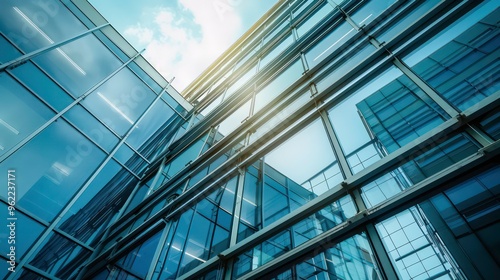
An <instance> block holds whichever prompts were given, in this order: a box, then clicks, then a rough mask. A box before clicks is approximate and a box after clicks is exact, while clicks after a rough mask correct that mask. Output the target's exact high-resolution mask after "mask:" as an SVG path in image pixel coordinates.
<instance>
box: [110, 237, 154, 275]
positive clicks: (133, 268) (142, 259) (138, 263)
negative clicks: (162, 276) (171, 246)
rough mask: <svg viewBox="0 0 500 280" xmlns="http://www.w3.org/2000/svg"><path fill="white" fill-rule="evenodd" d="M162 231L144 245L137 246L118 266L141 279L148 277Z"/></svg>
mask: <svg viewBox="0 0 500 280" xmlns="http://www.w3.org/2000/svg"><path fill="white" fill-rule="evenodd" d="M160 236H161V231H160V232H158V233H156V234H155V235H153V236H152V237H150V238H149V239H147V240H146V241H144V243H142V244H140V245H139V246H137V247H136V248H135V249H133V250H132V251H131V252H130V253H128V254H127V255H126V256H125V257H124V258H122V259H120V260H119V261H118V262H117V265H119V266H120V267H122V268H123V269H126V270H128V271H130V272H133V273H134V274H135V275H137V276H140V277H146V275H147V273H148V270H149V266H150V265H151V261H152V260H153V256H154V254H155V252H156V247H157V246H158V242H159V240H160Z"/></svg>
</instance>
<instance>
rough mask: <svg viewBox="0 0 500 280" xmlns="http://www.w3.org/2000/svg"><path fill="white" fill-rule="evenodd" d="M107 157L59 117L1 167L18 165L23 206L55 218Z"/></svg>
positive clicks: (49, 219)
mask: <svg viewBox="0 0 500 280" xmlns="http://www.w3.org/2000/svg"><path fill="white" fill-rule="evenodd" d="M103 159H104V154H103V152H102V151H100V150H99V149H98V148H97V147H96V146H95V145H94V144H92V143H91V142H90V141H88V140H87V139H86V138H84V137H83V136H82V135H81V134H79V133H78V132H76V131H75V130H74V129H73V128H71V127H70V126H69V125H68V124H67V123H66V122H65V121H64V120H61V119H59V120H58V121H57V122H54V123H53V124H51V125H50V126H48V127H47V128H46V129H45V130H43V131H42V132H41V133H40V134H39V135H38V136H37V137H35V138H34V139H33V140H31V141H30V142H28V143H27V144H26V145H24V146H23V148H21V149H20V150H19V151H17V152H16V153H14V154H13V155H12V156H10V157H9V158H7V159H6V160H5V161H4V162H2V164H1V165H0V171H1V172H2V173H4V174H7V168H16V170H17V172H18V174H20V175H19V178H17V180H18V188H17V200H18V204H19V206H22V207H24V208H25V209H26V210H28V211H30V212H32V213H36V215H37V216H38V217H40V218H42V219H44V220H46V221H51V220H52V219H53V218H54V217H55V216H56V215H57V213H58V212H59V211H60V210H61V209H62V208H63V207H64V205H66V203H67V202H68V201H69V200H70V199H71V197H72V196H73V195H74V194H75V193H76V192H77V190H78V189H79V188H80V187H81V185H82V184H83V183H84V182H85V181H86V180H87V178H88V177H89V176H90V175H91V174H92V172H93V171H94V170H95V169H96V168H97V166H98V165H99V164H100V163H101V162H102V160H103ZM26 162H30V164H26ZM62 190H64V191H62ZM2 195H4V194H3V193H2Z"/></svg>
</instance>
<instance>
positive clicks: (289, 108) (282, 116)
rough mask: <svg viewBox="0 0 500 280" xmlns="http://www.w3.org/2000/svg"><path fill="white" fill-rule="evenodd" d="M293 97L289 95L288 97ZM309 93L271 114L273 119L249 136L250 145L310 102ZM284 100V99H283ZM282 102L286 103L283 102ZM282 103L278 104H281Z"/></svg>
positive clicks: (301, 95)
mask: <svg viewBox="0 0 500 280" xmlns="http://www.w3.org/2000/svg"><path fill="white" fill-rule="evenodd" d="M291 95H294V94H290V95H289V96H291ZM310 96H311V94H310V92H309V91H306V92H304V93H302V94H300V96H298V97H297V98H296V99H295V100H294V101H292V102H291V103H290V104H289V105H286V106H285V108H283V109H281V110H280V111H279V112H277V113H275V114H273V117H272V118H271V119H270V120H268V121H267V122H265V123H264V124H263V125H261V126H260V127H259V128H257V130H256V131H255V132H254V133H252V134H251V135H250V143H253V142H254V141H257V140H259V139H261V137H262V136H263V135H264V134H265V133H267V132H269V131H270V130H272V129H275V128H276V126H277V125H278V124H282V123H283V122H286V121H288V120H289V117H290V116H291V115H292V113H294V112H296V111H297V110H298V109H299V108H300V107H302V106H303V105H304V104H306V103H307V101H309V100H310ZM285 98H286V97H285ZM283 102H286V101H285V100H284V101H283ZM281 103H282V102H280V104H281Z"/></svg>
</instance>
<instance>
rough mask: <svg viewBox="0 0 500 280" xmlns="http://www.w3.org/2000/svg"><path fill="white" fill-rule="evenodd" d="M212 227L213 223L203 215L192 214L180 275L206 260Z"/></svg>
mask: <svg viewBox="0 0 500 280" xmlns="http://www.w3.org/2000/svg"><path fill="white" fill-rule="evenodd" d="M214 227H215V225H214V223H212V222H210V221H209V220H208V219H206V218H205V217H203V216H201V215H200V214H198V213H195V214H194V216H193V220H192V226H191V229H190V231H189V236H188V239H187V240H186V245H185V248H184V253H183V255H182V261H181V264H180V268H179V274H180V275H182V274H184V273H186V272H187V271H189V270H192V269H193V268H194V267H196V266H198V265H200V264H202V263H204V262H206V261H207V260H208V254H209V249H210V242H211V237H212V235H213V231H214Z"/></svg>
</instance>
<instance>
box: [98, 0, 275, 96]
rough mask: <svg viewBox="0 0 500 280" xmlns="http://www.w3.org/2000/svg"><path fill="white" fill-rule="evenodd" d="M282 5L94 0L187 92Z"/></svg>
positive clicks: (267, 1) (249, 0)
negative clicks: (219, 59)
mask: <svg viewBox="0 0 500 280" xmlns="http://www.w3.org/2000/svg"><path fill="white" fill-rule="evenodd" d="M277 1H278V0H142V1H139V0H135V1H134V0H89V2H90V3H91V4H92V5H93V6H94V7H95V8H96V9H97V10H98V11H99V12H100V13H101V14H102V15H103V16H104V18H106V19H107V20H108V22H110V23H111V25H113V26H114V27H115V28H116V29H117V30H118V32H120V33H121V34H122V35H123V36H124V37H125V39H127V40H128V41H129V42H130V43H131V44H132V46H134V47H135V48H136V49H137V50H139V51H140V50H142V49H146V50H145V52H144V53H143V56H144V57H145V58H146V59H147V60H148V61H149V62H150V63H151V64H152V65H153V66H154V67H155V68H156V70H158V71H159V72H160V73H161V74H163V76H164V77H165V78H166V79H167V80H170V79H171V78H172V77H175V80H174V82H173V83H172V84H173V86H174V87H175V88H176V89H177V90H178V91H182V90H183V89H184V88H186V87H187V86H188V85H189V83H191V82H192V81H193V80H194V79H195V78H196V77H198V75H200V74H201V73H202V72H203V70H205V69H206V68H207V67H208V66H209V65H210V64H211V63H212V62H213V61H215V59H217V57H219V55H221V54H222V53H223V52H224V51H225V50H227V49H228V48H229V46H231V44H232V43H234V42H235V41H236V40H237V39H238V38H239V37H240V36H241V35H243V33H245V31H247V30H248V28H250V27H251V26H252V25H253V24H254V23H255V22H256V21H257V20H258V19H259V18H260V17H261V16H262V15H264V13H265V12H267V11H268V10H269V9H270V8H271V7H272V6H273V5H274V4H275V3H276V2H277Z"/></svg>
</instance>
